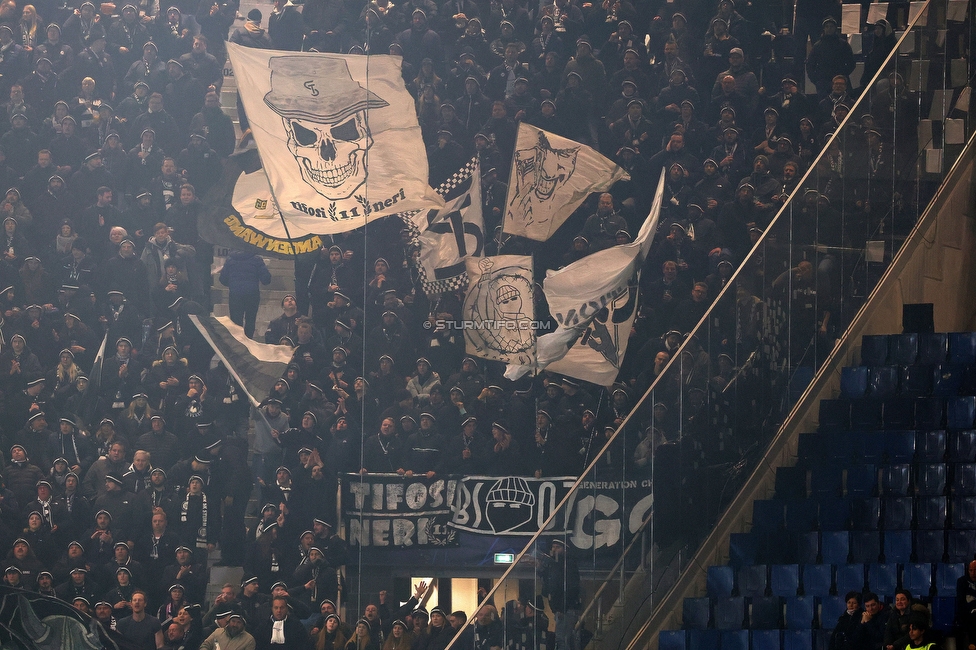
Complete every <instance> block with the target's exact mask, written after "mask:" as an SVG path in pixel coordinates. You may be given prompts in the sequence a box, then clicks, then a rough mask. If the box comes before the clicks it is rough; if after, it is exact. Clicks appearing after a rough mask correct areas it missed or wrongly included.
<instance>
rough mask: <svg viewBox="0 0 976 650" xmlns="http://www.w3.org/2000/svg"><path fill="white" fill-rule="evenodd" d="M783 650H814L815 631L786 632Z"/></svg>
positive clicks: (784, 633)
mask: <svg viewBox="0 0 976 650" xmlns="http://www.w3.org/2000/svg"><path fill="white" fill-rule="evenodd" d="M783 650H813V630H785V631H784V632H783Z"/></svg>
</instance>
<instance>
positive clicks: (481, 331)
mask: <svg viewBox="0 0 976 650" xmlns="http://www.w3.org/2000/svg"><path fill="white" fill-rule="evenodd" d="M467 271H468V292H467V295H466V296H465V298H464V308H463V310H462V312H461V313H462V314H463V316H462V318H463V319H464V321H466V325H465V329H464V345H465V349H466V350H467V352H468V354H472V355H474V356H477V357H481V358H482V359H490V360H492V361H505V362H507V363H516V364H520V365H525V364H530V363H532V361H533V358H534V354H535V353H534V349H535V330H534V329H533V325H534V319H535V313H534V311H535V305H534V301H533V284H532V257H531V256H529V255H497V256H495V257H482V258H471V257H469V258H468V259H467Z"/></svg>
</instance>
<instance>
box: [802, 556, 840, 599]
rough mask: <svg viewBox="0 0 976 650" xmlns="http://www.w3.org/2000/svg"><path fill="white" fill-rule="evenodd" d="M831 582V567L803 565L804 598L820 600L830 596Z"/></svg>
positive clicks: (825, 565) (832, 577)
mask: <svg viewBox="0 0 976 650" xmlns="http://www.w3.org/2000/svg"><path fill="white" fill-rule="evenodd" d="M833 580H834V576H833V566H832V565H830V564H804V565H803V593H804V595H805V596H807V597H818V598H822V597H824V596H828V595H830V587H831V585H832V583H833Z"/></svg>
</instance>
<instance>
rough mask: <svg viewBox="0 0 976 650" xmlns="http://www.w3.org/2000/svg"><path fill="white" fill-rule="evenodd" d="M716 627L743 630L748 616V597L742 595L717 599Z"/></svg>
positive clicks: (717, 628) (718, 628)
mask: <svg viewBox="0 0 976 650" xmlns="http://www.w3.org/2000/svg"><path fill="white" fill-rule="evenodd" d="M714 616H715V619H714V620H715V629H716V630H741V629H742V624H743V623H744V622H745V618H746V599H745V598H743V597H742V596H731V597H729V598H716V599H715V614H714Z"/></svg>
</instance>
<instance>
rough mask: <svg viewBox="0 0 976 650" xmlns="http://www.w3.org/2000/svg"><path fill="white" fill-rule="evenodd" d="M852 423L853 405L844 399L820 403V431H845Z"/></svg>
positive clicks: (826, 400)
mask: <svg viewBox="0 0 976 650" xmlns="http://www.w3.org/2000/svg"><path fill="white" fill-rule="evenodd" d="M850 423H851V403H850V402H849V401H848V400H842V399H825V400H821V401H820V420H819V429H820V431H821V432H824V433H826V432H827V431H845V430H847V429H848V428H849V427H850Z"/></svg>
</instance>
